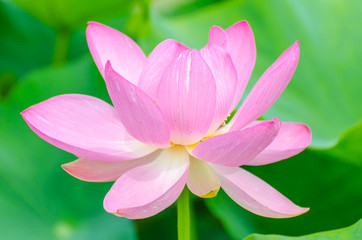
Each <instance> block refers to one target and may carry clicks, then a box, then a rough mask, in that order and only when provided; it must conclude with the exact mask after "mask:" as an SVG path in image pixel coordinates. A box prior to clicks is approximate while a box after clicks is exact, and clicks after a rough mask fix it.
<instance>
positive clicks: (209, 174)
mask: <svg viewBox="0 0 362 240" xmlns="http://www.w3.org/2000/svg"><path fill="white" fill-rule="evenodd" d="M187 187H188V188H189V189H190V191H191V192H192V193H193V194H195V195H197V196H199V197H203V198H212V197H215V196H216V194H217V193H218V192H219V189H220V181H219V178H218V177H217V175H216V173H215V172H214V170H212V168H211V167H210V166H209V164H208V163H207V162H204V161H201V160H199V159H196V158H193V157H191V158H190V167H189V176H188V179H187Z"/></svg>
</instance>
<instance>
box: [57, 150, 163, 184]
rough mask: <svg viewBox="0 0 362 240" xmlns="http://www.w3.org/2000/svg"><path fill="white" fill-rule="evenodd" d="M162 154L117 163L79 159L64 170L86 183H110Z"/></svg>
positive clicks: (67, 165) (66, 165) (157, 153)
mask: <svg viewBox="0 0 362 240" xmlns="http://www.w3.org/2000/svg"><path fill="white" fill-rule="evenodd" d="M160 152H161V150H158V151H154V152H153V153H151V154H149V155H146V156H144V157H141V158H137V159H132V160H128V161H116V162H105V161H98V160H92V159H88V158H79V159H77V160H75V161H73V162H70V163H66V164H63V165H62V168H63V169H64V170H65V171H67V172H68V173H69V174H70V175H72V176H73V177H76V178H79V179H81V180H84V181H89V182H109V181H115V180H116V179H117V178H119V177H120V176H121V175H122V174H123V173H125V172H127V171H129V170H130V169H132V168H135V167H138V166H141V165H144V164H148V163H150V162H151V161H152V160H154V159H155V158H156V157H157V156H158V155H159V154H160Z"/></svg>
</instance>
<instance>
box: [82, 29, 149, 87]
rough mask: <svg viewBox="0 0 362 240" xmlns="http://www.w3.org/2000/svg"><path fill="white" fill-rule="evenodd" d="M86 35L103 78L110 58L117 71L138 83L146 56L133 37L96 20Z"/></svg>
mask: <svg viewBox="0 0 362 240" xmlns="http://www.w3.org/2000/svg"><path fill="white" fill-rule="evenodd" d="M86 35H87V42H88V47H89V50H90V52H91V54H92V56H93V59H94V61H95V63H96V65H97V67H98V69H99V71H100V72H101V74H102V76H103V78H104V77H105V71H104V70H105V64H106V62H107V61H108V60H110V61H111V62H112V64H113V67H114V70H115V71H116V72H117V73H119V74H120V75H122V76H123V77H125V78H126V79H127V80H129V81H131V82H132V83H133V84H137V82H138V79H139V76H140V75H141V72H142V69H143V65H144V63H145V61H146V56H145V55H144V53H143V51H142V50H141V49H140V48H139V47H138V45H137V44H136V43H135V42H134V41H133V40H132V39H130V38H129V37H127V36H126V35H124V34H123V33H121V32H119V31H117V30H115V29H113V28H110V27H108V26H105V25H103V24H100V23H96V22H89V26H88V27H87V31H86Z"/></svg>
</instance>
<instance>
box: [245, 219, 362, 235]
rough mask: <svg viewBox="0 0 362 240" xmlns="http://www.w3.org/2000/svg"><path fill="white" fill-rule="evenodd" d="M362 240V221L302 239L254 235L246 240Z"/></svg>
mask: <svg viewBox="0 0 362 240" xmlns="http://www.w3.org/2000/svg"><path fill="white" fill-rule="evenodd" d="M361 238H362V220H360V221H358V222H357V223H356V224H354V225H352V226H351V227H347V228H342V229H338V230H334V231H328V232H321V233H315V234H311V235H308V236H302V237H286V236H277V235H260V234H253V235H251V236H249V237H247V238H245V239H244V240H346V239H361Z"/></svg>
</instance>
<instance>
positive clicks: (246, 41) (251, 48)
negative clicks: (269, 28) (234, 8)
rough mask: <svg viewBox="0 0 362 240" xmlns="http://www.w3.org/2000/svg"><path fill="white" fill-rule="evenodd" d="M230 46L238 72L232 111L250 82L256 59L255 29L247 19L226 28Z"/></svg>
mask: <svg viewBox="0 0 362 240" xmlns="http://www.w3.org/2000/svg"><path fill="white" fill-rule="evenodd" d="M226 35H227V38H228V48H229V51H230V54H231V57H232V59H233V62H234V65H235V68H236V70H237V72H238V84H237V86H236V91H235V96H234V101H233V104H232V106H231V109H230V111H232V110H233V109H234V108H235V107H236V105H237V104H238V103H239V101H240V98H241V96H242V95H243V93H244V90H245V87H246V85H247V84H248V82H249V79H250V76H251V72H252V71H253V68H254V65H255V59H256V47H255V40H254V35H253V31H252V30H251V27H250V25H249V23H248V22H247V21H240V22H238V23H235V24H234V25H233V26H231V27H229V28H228V29H226Z"/></svg>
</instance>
